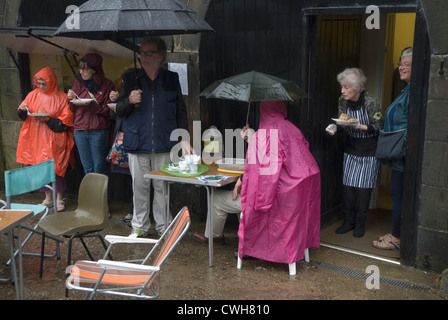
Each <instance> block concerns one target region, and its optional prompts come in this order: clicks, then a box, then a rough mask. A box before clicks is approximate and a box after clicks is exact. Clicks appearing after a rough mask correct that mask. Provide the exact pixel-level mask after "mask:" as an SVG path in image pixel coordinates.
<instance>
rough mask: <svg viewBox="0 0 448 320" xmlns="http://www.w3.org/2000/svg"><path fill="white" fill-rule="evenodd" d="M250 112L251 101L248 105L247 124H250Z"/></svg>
mask: <svg viewBox="0 0 448 320" xmlns="http://www.w3.org/2000/svg"><path fill="white" fill-rule="evenodd" d="M249 112H250V101H249V103H248V104H247V116H246V124H249Z"/></svg>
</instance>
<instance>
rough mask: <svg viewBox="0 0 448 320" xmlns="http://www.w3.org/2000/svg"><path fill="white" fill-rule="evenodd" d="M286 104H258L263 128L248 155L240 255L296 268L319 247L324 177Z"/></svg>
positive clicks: (244, 183)
mask: <svg viewBox="0 0 448 320" xmlns="http://www.w3.org/2000/svg"><path fill="white" fill-rule="evenodd" d="M286 114H287V113H286V107H285V105H284V103H283V102H282V101H265V102H261V104H260V128H259V130H258V131H257V132H256V133H255V134H254V136H253V139H252V141H251V142H250V144H249V147H248V150H247V159H246V166H245V169H244V176H243V186H242V190H241V205H242V210H243V217H242V219H241V223H240V227H239V230H238V237H239V250H238V251H239V255H240V257H242V255H248V256H251V257H255V258H259V259H263V260H268V261H273V262H279V263H288V264H289V263H293V262H296V261H299V260H302V259H303V258H304V252H305V249H307V248H316V247H318V246H319V241H320V194H321V188H320V172H319V168H318V166H317V164H316V161H315V160H314V158H313V156H312V155H311V153H310V152H309V147H308V142H307V141H306V139H305V137H304V136H303V134H302V132H301V131H300V130H299V129H298V128H297V127H296V126H294V125H293V124H292V123H291V122H290V121H288V120H285V117H286Z"/></svg>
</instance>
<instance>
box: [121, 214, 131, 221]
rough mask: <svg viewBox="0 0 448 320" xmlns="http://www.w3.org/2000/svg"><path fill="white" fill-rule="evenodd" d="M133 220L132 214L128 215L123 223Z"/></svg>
mask: <svg viewBox="0 0 448 320" xmlns="http://www.w3.org/2000/svg"><path fill="white" fill-rule="evenodd" d="M131 220H132V213H128V214H127V215H126V216H125V217H124V218H123V221H124V222H129V221H131Z"/></svg>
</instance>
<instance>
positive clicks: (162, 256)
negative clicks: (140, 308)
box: [66, 207, 191, 299]
mask: <svg viewBox="0 0 448 320" xmlns="http://www.w3.org/2000/svg"><path fill="white" fill-rule="evenodd" d="M190 223H191V220H190V213H189V211H188V208H187V207H183V208H182V209H181V210H180V211H179V213H178V214H177V215H176V217H175V218H174V220H173V221H172V222H171V223H170V225H169V226H168V228H167V230H166V231H165V232H164V233H163V234H162V236H161V237H160V239H148V238H130V237H122V236H112V235H108V236H106V237H105V238H106V241H108V242H109V247H108V249H107V252H106V254H105V255H104V259H103V260H99V261H78V262H76V263H75V265H74V266H71V273H70V276H69V277H68V278H67V280H66V287H67V288H68V289H75V290H80V291H86V292H88V293H90V294H88V295H87V296H86V298H88V299H93V297H94V296H95V294H96V293H98V292H100V293H105V294H113V295H119V296H124V297H136V298H143V299H157V298H158V297H159V294H160V293H159V289H158V285H157V281H155V280H156V279H157V277H158V275H159V271H160V268H161V265H162V263H163V262H164V261H165V260H166V259H167V257H168V255H169V254H170V253H171V252H172V250H173V249H174V247H175V246H176V245H177V244H178V243H179V241H180V240H181V239H182V237H183V236H184V235H185V233H186V232H187V230H188V228H189V227H190ZM116 244H131V245H132V246H135V245H137V244H150V245H152V249H151V250H150V251H149V253H148V255H147V256H146V257H145V258H144V259H143V260H128V261H111V260H105V259H106V257H107V256H108V254H109V252H110V250H111V249H112V247H113V246H114V245H116ZM156 254H157V255H156ZM154 255H156V256H155V258H154V260H153V262H152V263H151V264H150V265H148V264H147V262H148V261H149V259H152V258H153V256H154ZM146 292H148V294H147V293H146Z"/></svg>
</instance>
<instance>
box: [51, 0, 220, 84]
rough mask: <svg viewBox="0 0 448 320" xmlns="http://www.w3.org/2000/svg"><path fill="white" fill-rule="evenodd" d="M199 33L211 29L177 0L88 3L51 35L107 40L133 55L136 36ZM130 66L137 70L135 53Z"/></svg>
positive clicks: (129, 0) (135, 49)
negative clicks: (125, 48)
mask: <svg viewBox="0 0 448 320" xmlns="http://www.w3.org/2000/svg"><path fill="white" fill-rule="evenodd" d="M73 22H75V23H73ZM77 22H79V23H77ZM203 31H213V28H212V27H210V25H209V24H208V23H207V22H205V20H204V19H202V18H201V17H200V16H199V15H198V14H197V13H196V12H195V11H194V10H193V9H191V8H190V7H188V6H187V5H186V4H185V3H183V2H182V1H180V0H90V1H87V2H85V3H83V4H82V5H80V6H79V8H78V9H77V10H75V11H73V13H72V14H71V15H70V16H69V17H67V19H66V21H65V22H64V23H62V25H61V26H60V27H59V28H58V30H57V31H56V32H55V36H64V37H73V38H85V39H90V40H104V39H109V40H113V41H115V42H117V43H119V44H121V45H123V46H125V47H128V48H130V49H132V50H133V51H134V52H136V51H138V48H137V46H136V43H135V39H136V38H138V37H144V36H147V35H152V36H164V35H175V34H195V33H199V32H203ZM129 39H131V40H129ZM134 66H135V69H137V57H136V54H135V53H134ZM136 77H137V72H136Z"/></svg>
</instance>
